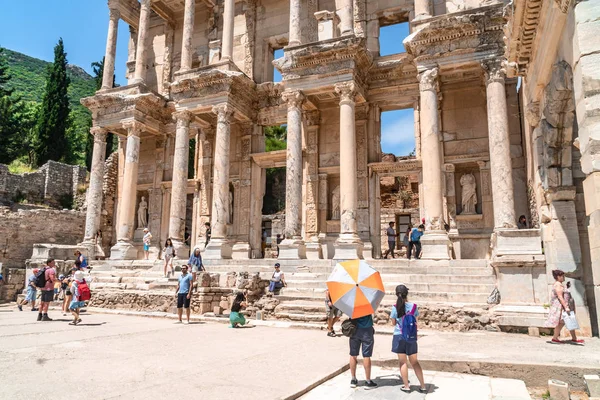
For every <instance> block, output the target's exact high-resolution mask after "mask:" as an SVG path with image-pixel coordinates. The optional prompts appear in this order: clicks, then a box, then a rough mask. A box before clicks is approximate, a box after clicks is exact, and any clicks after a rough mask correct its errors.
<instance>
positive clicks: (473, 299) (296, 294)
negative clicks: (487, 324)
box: [276, 288, 489, 304]
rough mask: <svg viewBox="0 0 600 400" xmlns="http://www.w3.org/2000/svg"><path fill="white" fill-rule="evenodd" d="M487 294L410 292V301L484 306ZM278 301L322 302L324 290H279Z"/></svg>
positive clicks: (391, 296)
mask: <svg viewBox="0 0 600 400" xmlns="http://www.w3.org/2000/svg"><path fill="white" fill-rule="evenodd" d="M488 296H489V293H447V292H440V293H430V292H414V291H411V292H410V299H409V300H411V301H415V302H423V301H425V302H451V303H467V304H468V303H477V304H485V303H486V302H487V298H488ZM276 298H278V299H280V301H282V300H283V301H294V300H311V299H314V300H318V301H323V299H324V298H325V294H324V290H320V289H306V290H301V289H300V290H299V289H290V288H284V289H282V290H281V294H280V295H278V296H276ZM383 302H385V303H386V304H387V303H389V304H394V303H395V302H396V295H395V293H394V292H391V291H390V292H386V296H385V297H384V298H383Z"/></svg>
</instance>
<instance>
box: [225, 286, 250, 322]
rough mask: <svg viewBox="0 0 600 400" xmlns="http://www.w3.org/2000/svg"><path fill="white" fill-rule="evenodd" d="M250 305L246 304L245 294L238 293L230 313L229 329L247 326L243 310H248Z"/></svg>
mask: <svg viewBox="0 0 600 400" xmlns="http://www.w3.org/2000/svg"><path fill="white" fill-rule="evenodd" d="M247 306H248V303H247V302H246V296H245V295H244V293H243V292H238V294H237V295H236V296H235V299H234V300H233V304H232V305H231V312H230V313H229V327H230V328H239V327H240V326H244V325H246V318H245V317H244V314H242V309H243V308H246V307H247Z"/></svg>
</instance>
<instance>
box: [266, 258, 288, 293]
mask: <svg viewBox="0 0 600 400" xmlns="http://www.w3.org/2000/svg"><path fill="white" fill-rule="evenodd" d="M284 286H287V283H285V276H284V275H283V272H281V265H279V263H275V271H274V272H273V275H272V276H271V283H269V293H270V294H273V293H274V292H275V290H276V289H281V288H282V287H284Z"/></svg>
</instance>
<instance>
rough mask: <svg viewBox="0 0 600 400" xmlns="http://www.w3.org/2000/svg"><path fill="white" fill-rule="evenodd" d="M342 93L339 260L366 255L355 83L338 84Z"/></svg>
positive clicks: (336, 257)
mask: <svg viewBox="0 0 600 400" xmlns="http://www.w3.org/2000/svg"><path fill="white" fill-rule="evenodd" d="M335 91H336V92H337V93H338V94H339V95H340V199H341V201H340V213H341V214H340V237H339V239H338V241H337V242H336V250H335V255H334V258H335V259H356V258H359V254H361V255H362V249H361V247H362V246H361V245H362V242H361V240H360V238H359V237H358V224H357V221H356V216H357V212H358V187H357V186H358V185H357V173H356V169H357V163H356V132H355V117H354V105H355V103H354V97H355V96H356V87H355V85H354V82H343V83H338V84H337V85H335Z"/></svg>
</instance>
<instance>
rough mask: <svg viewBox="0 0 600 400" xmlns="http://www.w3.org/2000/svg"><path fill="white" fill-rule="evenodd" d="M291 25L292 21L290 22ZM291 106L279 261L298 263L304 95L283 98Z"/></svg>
mask: <svg viewBox="0 0 600 400" xmlns="http://www.w3.org/2000/svg"><path fill="white" fill-rule="evenodd" d="M290 22H291V21H290ZM281 97H282V99H283V101H285V102H287V105H288V111H287V163H286V178H285V180H286V186H285V187H286V195H285V230H284V238H285V239H284V240H283V242H282V243H281V244H280V246H279V258H281V259H298V258H303V256H304V254H303V253H304V241H303V240H302V237H301V235H302V219H301V217H302V182H303V181H302V167H303V163H302V103H303V102H304V99H305V98H304V95H303V94H302V92H301V91H299V90H287V91H285V92H283V94H282V96H281Z"/></svg>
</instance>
